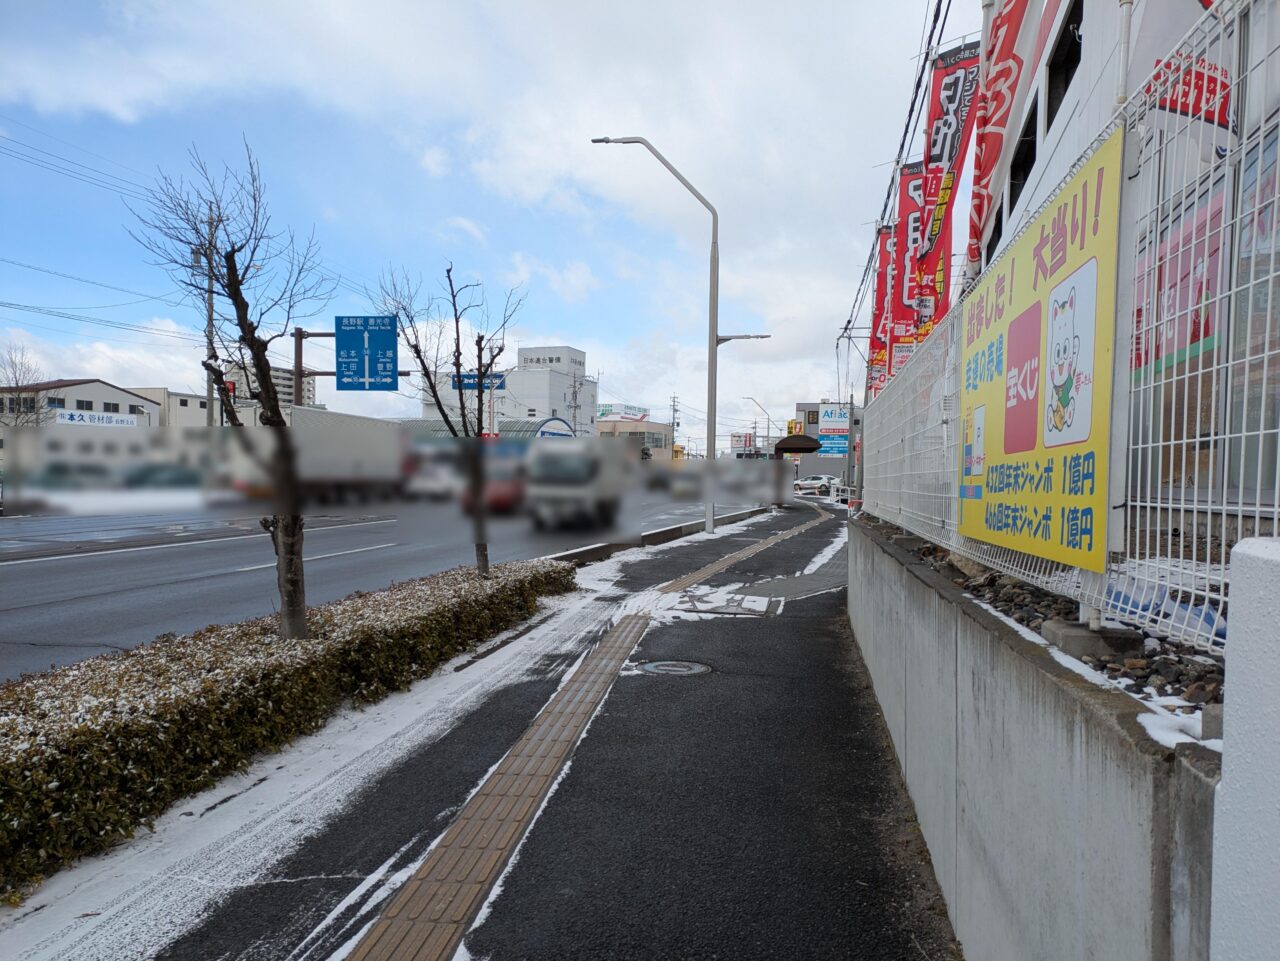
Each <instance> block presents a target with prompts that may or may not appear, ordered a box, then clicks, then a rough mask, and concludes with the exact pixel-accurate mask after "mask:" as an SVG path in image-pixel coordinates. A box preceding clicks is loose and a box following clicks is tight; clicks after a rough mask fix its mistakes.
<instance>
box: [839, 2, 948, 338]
mask: <svg viewBox="0 0 1280 961" xmlns="http://www.w3.org/2000/svg"><path fill="white" fill-rule="evenodd" d="M943 3H944V0H934V6H933V21H932V23H931V25H930V26H929V29H928V42H927V43H925V44H923V45H922V48H921V49H922V51H923V52H928V51H929V49H930V48H932V47H933V46H934V45H935V37H938V38H940V37H941V36H942V31H943V30H945V29H946V21H947V17H948V16H949V15H950V13H951V0H945V3H946V7H945V11H944V8H943ZM926 21H927V18H926ZM929 61H930V58H929V57H927V56H924V57H921V58H920V65H919V67H917V69H916V79H915V83H914V84H913V86H912V89H911V102H910V104H909V106H908V107H907V117H906V121H905V122H904V123H903V125H902V135H901V136H900V137H899V139H898V153H897V157H896V159H895V161H894V175H893V176H891V177H890V178H889V185H888V187H887V188H886V189H885V195H884V201H883V202H882V203H881V205H880V216H879V217H878V218H877V222H878V223H883V222H884V221H885V219H886V217H887V215H888V213H889V205H890V203H891V201H892V199H893V188H894V184H895V183H896V182H897V168H898V167H899V166H901V165H902V160H903V158H904V157H905V156H906V151H907V147H908V142H909V141H911V142H914V136H915V127H916V122H917V120H918V118H919V114H920V110H921V109H922V108H923V103H924V101H923V100H922V99H921V97H920V94H921V91H922V90H923V89H924V78H925V74H926V72H927V70H928V67H929ZM876 250H877V245H876V244H872V245H871V249H870V250H869V251H868V253H867V260H866V264H865V265H864V267H863V270H862V277H861V279H860V280H859V281H858V289H857V293H856V294H855V295H854V300H853V306H852V307H851V308H850V310H849V319H848V320H846V321H845V324H844V327H843V328H842V329H841V331H840V334H839V335H838V337H844V336H846V335H848V334H849V333H850V332H851V330H852V329H853V324H854V320H855V319H856V318H857V316H858V314H859V313H860V312H861V310H862V305H863V303H864V302H865V300H866V293H867V289H868V286H869V281H870V278H871V274H872V270H873V265H874V263H875V258H876Z"/></svg>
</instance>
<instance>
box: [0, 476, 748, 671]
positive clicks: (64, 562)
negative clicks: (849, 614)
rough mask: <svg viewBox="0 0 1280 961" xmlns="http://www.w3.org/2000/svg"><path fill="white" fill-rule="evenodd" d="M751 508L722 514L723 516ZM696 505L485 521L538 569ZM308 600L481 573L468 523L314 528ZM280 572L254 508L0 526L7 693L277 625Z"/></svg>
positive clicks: (404, 512) (446, 520)
mask: <svg viewBox="0 0 1280 961" xmlns="http://www.w3.org/2000/svg"><path fill="white" fill-rule="evenodd" d="M741 506H743V505H728V504H726V505H717V511H718V512H725V511H730V510H733V509H735V508H737V507H741ZM702 510H703V507H702V505H701V504H700V503H677V502H673V501H670V500H666V499H660V498H658V497H657V496H656V495H647V496H646V497H645V498H644V499H637V501H636V502H635V503H634V504H632V505H631V508H630V511H629V512H628V513H629V518H628V519H627V520H625V521H624V522H622V523H620V526H619V529H618V530H615V531H613V532H612V535H611V536H610V535H609V534H606V533H605V532H601V531H598V530H590V529H582V530H567V531H560V532H556V533H538V532H535V531H534V530H533V528H532V525H531V524H530V522H529V521H528V519H527V518H524V517H505V518H492V519H491V520H490V558H491V559H492V560H493V561H494V562H495V563H499V562H502V561H507V560H516V559H523V558H529V557H539V556H542V555H545V554H552V553H556V552H558V551H563V550H568V549H570V548H573V547H578V546H582V545H585V544H592V543H596V542H598V541H601V540H605V539H609V540H622V541H626V540H628V539H629V538H634V537H635V536H637V535H638V533H639V531H640V530H653V529H656V528H660V527H666V526H670V525H672V524H678V523H681V522H685V521H689V520H693V519H696V518H698V517H700V516H701V514H702ZM304 556H305V558H306V561H307V567H306V572H307V600H308V602H309V603H312V604H318V603H323V602H325V601H329V600H334V599H336V598H339V597H343V596H344V595H346V594H349V593H351V592H352V591H356V590H374V589H377V588H381V587H386V586H387V585H388V584H390V583H392V582H393V581H398V580H407V579H409V578H413V577H422V576H424V575H427V574H432V573H436V572H438V571H442V570H447V569H449V568H451V567H457V566H459V565H464V564H471V563H473V562H474V548H473V545H472V534H471V525H470V521H469V520H468V519H467V518H466V517H464V516H463V515H462V514H460V513H459V511H458V509H457V507H456V506H454V505H452V504H432V503H396V504H394V505H390V506H388V505H378V506H377V507H376V508H373V509H370V508H368V507H366V508H362V509H352V510H346V511H341V510H334V511H331V512H329V513H325V514H316V515H314V516H311V517H309V519H308V529H307V533H306V546H305V552H304ZM276 605H277V594H276V587H275V568H274V558H273V555H272V552H271V545H270V541H269V539H268V537H267V535H266V534H265V533H264V532H263V531H262V530H261V528H260V527H259V526H258V521H257V515H256V514H253V513H251V512H249V511H248V510H247V509H246V508H245V506H243V505H241V506H239V507H224V508H220V509H209V510H191V509H187V510H182V511H175V512H170V513H164V514H153V515H145V516H136V515H135V516H76V517H65V516H63V517H31V518H0V680H7V679H9V678H14V677H18V676H20V675H22V674H24V673H29V672H33V671H41V670H46V669H47V668H49V667H50V666H53V665H61V664H69V663H74V662H75V661H78V660H81V659H83V658H85V657H90V656H93V655H95V654H101V653H104V652H107V651H112V650H127V649H129V648H131V647H135V646H137V645H138V644H143V643H146V642H147V641H150V640H151V639H152V638H154V637H156V636H158V635H160V634H164V633H167V632H170V631H173V632H177V633H184V632H187V631H192V630H195V629H197V628H200V627H203V626H205V625H207V624H214V623H226V622H230V621H236V620H241V619H244V618H248V617H257V616H260V615H263V614H269V613H271V612H272V611H273V610H275V609H276Z"/></svg>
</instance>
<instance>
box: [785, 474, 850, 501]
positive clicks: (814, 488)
mask: <svg viewBox="0 0 1280 961" xmlns="http://www.w3.org/2000/svg"><path fill="white" fill-rule="evenodd" d="M839 483H840V478H838V477H833V476H832V475H830V474H810V475H808V476H807V477H801V478H800V479H799V480H797V481H796V482H795V484H794V485H793V486H792V488H791V489H792V490H794V491H795V492H796V493H797V494H802V495H803V494H807V495H809V496H813V495H816V496H818V497H830V496H831V490H832V488H834V487H835V486H836V485H837V484H839Z"/></svg>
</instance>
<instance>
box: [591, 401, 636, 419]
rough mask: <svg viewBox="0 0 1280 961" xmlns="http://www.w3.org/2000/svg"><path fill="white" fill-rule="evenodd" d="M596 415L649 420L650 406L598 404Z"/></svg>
mask: <svg viewBox="0 0 1280 961" xmlns="http://www.w3.org/2000/svg"><path fill="white" fill-rule="evenodd" d="M596 417H613V418H615V419H617V420H648V419H649V408H648V407H637V406H635V405H634V404H597V405H596Z"/></svg>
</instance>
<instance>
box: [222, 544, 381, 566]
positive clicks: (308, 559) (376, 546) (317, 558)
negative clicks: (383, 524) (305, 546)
mask: <svg viewBox="0 0 1280 961" xmlns="http://www.w3.org/2000/svg"><path fill="white" fill-rule="evenodd" d="M399 546H400V545H399V543H398V542H397V543H395V544H374V545H373V546H372V547H353V548H352V549H351V550H349V551H334V552H333V553H332V554H317V555H316V556H315V557H304V558H303V559H302V562H303V563H304V564H310V563H311V562H312V561H323V560H325V559H327V558H330V557H342V556H343V555H344V554H363V553H364V552H365V551H380V550H382V549H383V548H384V547H399ZM275 566H276V562H275V561H272V562H271V563H270V564H255V565H254V566H253V567H237V568H236V569H235V570H234V571H232V572H231V573H233V574H243V573H244V572H245V571H261V570H265V569H266V568H268V567H275Z"/></svg>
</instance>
